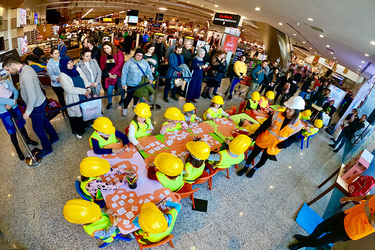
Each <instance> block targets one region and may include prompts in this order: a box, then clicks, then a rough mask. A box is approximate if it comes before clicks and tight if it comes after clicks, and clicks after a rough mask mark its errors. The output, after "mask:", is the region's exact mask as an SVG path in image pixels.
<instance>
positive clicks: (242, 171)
mask: <svg viewBox="0 0 375 250" xmlns="http://www.w3.org/2000/svg"><path fill="white" fill-rule="evenodd" d="M247 170H249V167H243V168H242V169H241V170H240V171H238V172H237V175H238V176H242V175H244V174H245V173H246V172H247Z"/></svg>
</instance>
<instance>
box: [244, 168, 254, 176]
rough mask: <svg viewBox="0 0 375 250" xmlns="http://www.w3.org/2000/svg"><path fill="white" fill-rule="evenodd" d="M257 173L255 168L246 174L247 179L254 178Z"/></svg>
mask: <svg viewBox="0 0 375 250" xmlns="http://www.w3.org/2000/svg"><path fill="white" fill-rule="evenodd" d="M255 171H256V170H255V169H254V168H252V169H250V171H249V172H248V173H247V174H246V177H247V178H251V177H253V175H254V173H255Z"/></svg>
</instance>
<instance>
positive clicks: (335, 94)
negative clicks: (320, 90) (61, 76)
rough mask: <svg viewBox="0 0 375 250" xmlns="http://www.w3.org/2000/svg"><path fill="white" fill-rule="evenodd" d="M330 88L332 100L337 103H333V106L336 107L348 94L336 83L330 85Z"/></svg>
mask: <svg viewBox="0 0 375 250" xmlns="http://www.w3.org/2000/svg"><path fill="white" fill-rule="evenodd" d="M329 89H330V90H331V94H330V96H329V98H330V100H334V101H335V103H334V104H333V106H334V107H335V108H338V107H339V105H340V103H341V101H342V100H343V99H344V97H345V96H346V94H347V93H346V92H345V91H344V90H342V89H340V88H337V87H336V86H334V85H332V84H331V85H330V86H329Z"/></svg>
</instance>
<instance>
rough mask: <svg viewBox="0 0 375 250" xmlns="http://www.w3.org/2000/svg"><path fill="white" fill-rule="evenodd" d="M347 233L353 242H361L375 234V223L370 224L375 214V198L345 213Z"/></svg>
mask: <svg viewBox="0 0 375 250" xmlns="http://www.w3.org/2000/svg"><path fill="white" fill-rule="evenodd" d="M345 213H346V216H345V218H344V226H345V231H346V233H347V234H348V236H349V237H350V239H352V240H359V239H361V238H363V237H365V236H367V235H369V234H372V233H373V232H375V223H374V222H373V225H371V224H370V221H371V217H372V216H374V213H375V196H372V197H371V198H370V199H368V200H367V201H366V202H364V203H361V204H358V205H356V206H354V207H352V208H350V209H348V210H346V211H345Z"/></svg>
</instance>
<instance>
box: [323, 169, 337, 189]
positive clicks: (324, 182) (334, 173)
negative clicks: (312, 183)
mask: <svg viewBox="0 0 375 250" xmlns="http://www.w3.org/2000/svg"><path fill="white" fill-rule="evenodd" d="M339 172H340V168H338V169H337V170H336V171H335V172H333V174H331V175H330V176H329V177H328V178H327V179H326V180H325V181H323V182H322V183H321V184H320V185H319V186H318V188H321V187H323V186H324V184H326V183H327V182H328V181H329V180H330V179H332V178H333V177H335V176H336V175H337V174H338V173H339Z"/></svg>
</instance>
